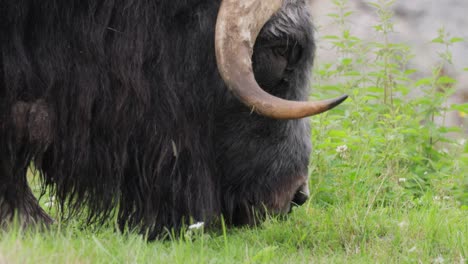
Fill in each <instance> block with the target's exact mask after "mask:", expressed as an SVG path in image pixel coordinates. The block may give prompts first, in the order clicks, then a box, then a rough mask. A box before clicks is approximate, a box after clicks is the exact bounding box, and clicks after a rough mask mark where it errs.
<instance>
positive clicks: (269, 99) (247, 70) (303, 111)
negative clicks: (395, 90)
mask: <svg viewBox="0 0 468 264" xmlns="http://www.w3.org/2000/svg"><path fill="white" fill-rule="evenodd" d="M282 5H283V0H268V1H265V0H223V1H222V3H221V7H220V10H219V13H218V19H217V22H216V35H215V49H216V60H217V64H218V69H219V72H220V74H221V77H222V78H223V80H224V82H225V83H226V85H227V86H228V88H229V89H230V90H231V91H232V93H233V94H234V95H235V96H236V97H237V98H238V99H239V100H240V101H241V102H242V103H244V104H245V105H246V106H248V107H249V108H251V109H252V111H255V112H257V113H258V114H261V115H264V116H267V117H271V118H274V119H297V118H303V117H307V116H312V115H316V114H319V113H322V112H325V111H327V110H329V109H332V108H333V107H335V106H337V105H339V104H340V103H342V102H343V101H344V100H346V98H347V97H348V96H347V95H343V96H340V97H338V98H334V99H329V100H324V101H318V102H296V101H289V100H284V99H281V98H279V97H276V96H273V95H271V94H269V93H267V92H265V91H264V90H263V89H262V88H260V86H259V85H258V83H257V82H256V80H255V77H254V73H253V69H252V68H253V67H252V59H251V58H252V53H253V47H254V44H255V40H256V39H257V36H258V34H259V33H260V30H261V29H262V27H263V26H264V25H265V23H266V22H267V21H268V20H269V19H270V18H271V17H272V16H273V15H274V14H275V13H276V12H277V11H278V10H279V9H280V8H281V6H282Z"/></svg>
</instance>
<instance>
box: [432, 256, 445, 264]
mask: <svg viewBox="0 0 468 264" xmlns="http://www.w3.org/2000/svg"><path fill="white" fill-rule="evenodd" d="M444 261H445V259H444V258H443V257H442V256H438V257H437V258H435V259H434V263H437V264H441V263H444Z"/></svg>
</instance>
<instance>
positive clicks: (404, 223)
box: [398, 221, 408, 228]
mask: <svg viewBox="0 0 468 264" xmlns="http://www.w3.org/2000/svg"><path fill="white" fill-rule="evenodd" d="M398 226H399V227H400V228H403V227H406V226H408V222H406V221H402V222H400V223H398Z"/></svg>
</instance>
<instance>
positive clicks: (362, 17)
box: [312, 0, 468, 131]
mask: <svg viewBox="0 0 468 264" xmlns="http://www.w3.org/2000/svg"><path fill="white" fill-rule="evenodd" d="M338 2H344V3H345V6H346V9H345V10H344V12H349V14H348V13H347V15H346V16H347V17H346V20H347V21H346V24H347V26H348V27H349V30H350V34H352V35H354V36H357V37H358V38H360V39H361V40H362V41H363V42H374V41H382V35H381V34H379V33H378V32H376V30H375V25H378V24H379V15H378V10H377V8H376V7H375V6H373V4H372V3H380V4H382V3H383V2H385V3H388V4H389V10H390V11H391V12H392V15H393V17H392V19H391V20H392V23H393V32H391V33H390V34H389V35H388V37H389V41H390V42H392V43H402V44H406V45H408V46H409V47H410V49H411V56H410V58H409V60H408V67H409V68H412V69H415V70H416V72H415V73H414V74H413V75H412V78H414V79H415V80H416V79H419V78H423V77H424V76H430V75H431V74H432V71H433V69H434V67H436V66H437V65H440V64H441V63H443V70H442V74H443V75H446V76H448V77H450V78H453V79H454V80H455V81H456V82H455V83H454V84H453V85H454V86H455V92H454V93H453V95H450V96H449V98H448V99H447V101H446V105H447V106H449V105H451V104H454V103H455V104H460V103H466V102H467V101H468V71H467V70H468V69H467V68H468V0H395V1H379V0H374V1H364V0H349V1H342V0H341V1H336V0H313V1H312V15H313V18H314V21H315V25H316V27H317V43H318V50H317V59H316V65H321V64H323V63H333V62H334V61H336V60H339V59H340V58H338V56H339V55H337V54H339V53H337V52H336V50H335V49H334V47H333V45H331V43H330V41H327V40H325V39H326V36H328V35H339V34H341V33H340V31H341V30H342V28H341V29H340V25H339V24H338V23H337V21H336V17H335V16H333V15H330V14H337V13H339V12H340V10H339V7H338V6H339V5H338V4H337V3H338ZM341 12H343V10H341ZM380 18H381V15H380ZM442 29H443V30H444V31H445V32H446V34H447V35H448V36H449V37H450V38H451V39H455V40H457V41H456V43H453V45H451V46H450V53H451V55H452V57H451V63H448V62H444V61H443V60H442V59H441V58H440V55H439V54H441V53H443V52H444V49H445V48H444V46H443V45H436V44H435V43H434V41H433V40H434V39H436V38H437V37H438V35H439V32H440V30H442ZM458 38H461V39H463V41H462V40H461V39H458ZM412 95H413V96H415V95H420V94H418V91H412V92H411V93H410V94H409V95H408V96H412ZM443 122H444V124H445V125H447V126H460V127H462V129H463V130H465V131H468V130H467V123H468V122H467V117H466V113H463V112H457V111H451V112H449V113H447V116H446V118H445V120H444V121H443Z"/></svg>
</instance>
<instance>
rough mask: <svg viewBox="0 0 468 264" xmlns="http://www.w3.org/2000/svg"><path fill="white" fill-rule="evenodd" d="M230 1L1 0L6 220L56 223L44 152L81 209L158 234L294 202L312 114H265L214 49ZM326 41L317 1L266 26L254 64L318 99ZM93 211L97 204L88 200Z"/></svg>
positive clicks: (0, 139)
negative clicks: (252, 105)
mask: <svg viewBox="0 0 468 264" xmlns="http://www.w3.org/2000/svg"><path fill="white" fill-rule="evenodd" d="M219 4H220V0H214V1H213V0H177V1H174V0H102V1H94V0H67V1H63V0H41V1H37V0H16V1H10V0H0V162H1V163H0V222H5V221H8V219H10V218H11V217H12V215H13V214H14V212H15V211H16V212H17V213H18V214H19V217H20V218H21V219H22V220H23V221H25V222H27V223H29V222H37V221H45V222H50V218H49V217H48V216H47V215H46V214H45V213H44V212H43V211H42V209H41V208H40V207H39V206H38V205H37V201H36V200H35V198H34V197H33V196H32V194H31V191H30V189H29V187H28V185H27V181H26V169H27V167H28V165H29V164H30V163H31V162H34V165H35V166H36V168H37V169H38V170H39V171H40V172H41V178H42V181H43V183H44V185H45V186H49V187H51V189H52V191H53V192H54V193H55V194H56V196H57V199H58V200H59V201H60V203H61V205H62V206H65V205H66V206H67V208H68V209H69V213H70V215H76V214H80V213H83V212H86V215H87V216H88V218H89V220H90V221H98V222H102V221H104V220H106V219H108V218H109V217H110V216H112V215H113V214H114V213H117V215H118V219H119V223H120V225H121V227H124V226H127V225H128V226H130V227H132V228H138V229H140V230H141V231H142V232H146V231H149V233H150V238H153V237H155V236H156V235H157V234H159V233H160V232H161V231H162V230H163V229H164V228H178V227H180V226H181V225H182V224H184V223H187V222H188V221H190V220H189V218H193V219H195V220H198V221H207V222H212V221H213V220H215V219H216V218H217V217H219V216H220V215H221V214H223V215H224V216H225V218H226V219H227V220H228V222H229V223H231V224H251V223H253V221H255V219H254V218H253V217H252V209H257V210H262V208H263V207H265V208H267V209H269V210H271V211H272V212H275V213H283V212H287V211H288V210H289V204H290V202H291V200H292V199H293V197H294V193H295V192H296V190H297V189H298V188H299V187H300V185H302V184H303V183H304V182H305V181H306V178H307V165H308V156H309V153H310V143H309V127H308V122H307V120H291V121H284V120H283V121H277V120H271V119H268V118H264V117H261V116H258V115H256V114H254V113H251V112H250V110H249V109H248V108H246V107H244V106H243V105H242V104H241V103H240V102H239V101H238V100H237V99H236V98H234V97H233V96H232V95H231V94H230V93H229V92H228V90H227V88H226V86H225V84H224V82H223V81H222V79H221V78H220V76H219V74H218V71H217V66H216V61H215V52H214V28H215V23H216V17H217V12H218V8H219ZM313 51H314V41H313V36H312V25H311V22H310V18H309V15H308V13H307V11H306V8H305V3H304V0H288V1H286V4H285V5H284V6H283V8H282V10H281V12H279V13H278V14H277V15H276V16H275V17H274V18H272V19H271V20H270V21H269V23H268V24H267V25H266V26H265V27H264V29H263V30H262V33H261V35H260V37H259V39H258V41H257V43H256V46H255V51H254V57H253V61H254V70H255V74H256V78H257V80H258V81H259V83H260V84H261V86H262V87H263V88H264V89H265V90H267V91H269V92H270V93H272V94H275V95H277V96H280V97H283V98H287V99H292V100H306V99H307V94H308V91H307V86H308V74H309V72H310V68H311V66H312V59H313ZM85 208H87V209H86V210H83V209H85Z"/></svg>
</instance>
